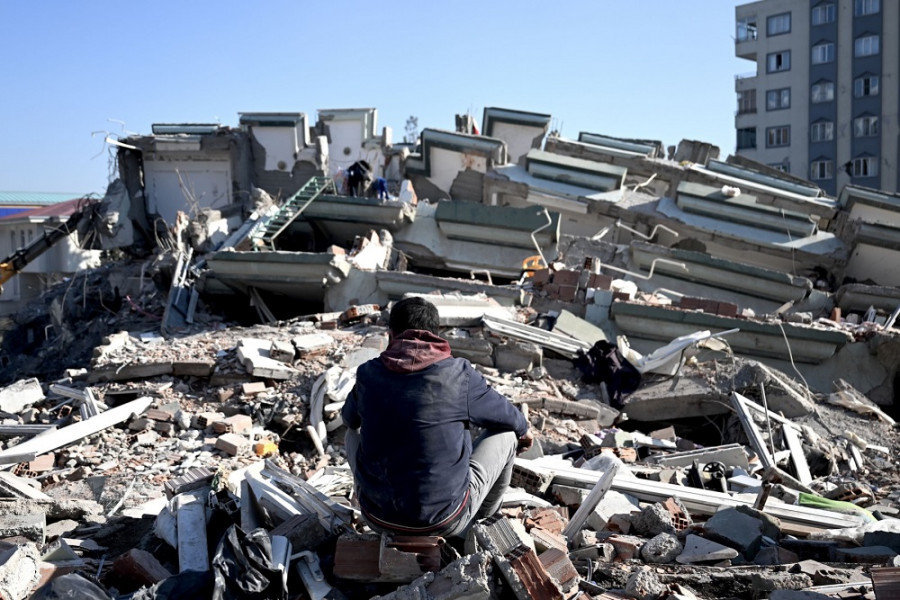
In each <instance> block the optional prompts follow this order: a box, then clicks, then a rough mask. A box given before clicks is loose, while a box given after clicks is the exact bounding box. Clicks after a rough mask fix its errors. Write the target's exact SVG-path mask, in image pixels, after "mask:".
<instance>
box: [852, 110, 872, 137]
mask: <svg viewBox="0 0 900 600" xmlns="http://www.w3.org/2000/svg"><path fill="white" fill-rule="evenodd" d="M876 135H878V117H876V116H872V115H863V116H862V117H856V118H855V119H853V137H874V136H876Z"/></svg>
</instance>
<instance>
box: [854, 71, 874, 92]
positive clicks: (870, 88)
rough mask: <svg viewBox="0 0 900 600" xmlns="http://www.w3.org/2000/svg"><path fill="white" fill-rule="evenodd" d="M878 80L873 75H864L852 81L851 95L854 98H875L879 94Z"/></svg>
mask: <svg viewBox="0 0 900 600" xmlns="http://www.w3.org/2000/svg"><path fill="white" fill-rule="evenodd" d="M879 84H880V79H879V76H878V75H875V74H874V73H866V74H865V75H860V76H859V77H857V78H856V79H854V80H853V95H854V96H855V97H856V98H865V97H867V96H877V95H878V93H879V91H880V90H879Z"/></svg>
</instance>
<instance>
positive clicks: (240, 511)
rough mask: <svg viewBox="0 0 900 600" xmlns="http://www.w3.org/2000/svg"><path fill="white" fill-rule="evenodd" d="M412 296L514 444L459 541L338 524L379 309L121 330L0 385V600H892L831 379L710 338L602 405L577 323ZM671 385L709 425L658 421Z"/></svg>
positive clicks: (870, 507) (484, 302)
mask: <svg viewBox="0 0 900 600" xmlns="http://www.w3.org/2000/svg"><path fill="white" fill-rule="evenodd" d="M552 283H553V282H552V281H550V282H549V284H552ZM543 285H545V286H546V285H548V283H544V284H543ZM559 285H563V284H562V283H560V284H559ZM551 289H552V288H551ZM563 293H568V292H563ZM433 300H434V302H435V304H436V305H437V306H438V307H439V311H440V314H441V323H442V326H443V329H442V333H443V335H444V336H445V337H446V338H447V339H448V340H449V341H450V344H451V347H452V348H453V350H454V353H456V354H458V355H462V356H467V357H468V358H470V360H472V362H473V363H474V364H476V365H477V368H478V369H479V370H480V371H481V372H482V373H483V374H484V375H485V377H486V378H487V379H488V381H489V382H490V383H491V384H492V385H493V386H494V387H495V388H496V389H497V390H498V391H500V392H501V393H503V394H505V395H506V396H507V397H509V398H510V400H511V401H512V402H513V403H515V404H516V405H518V406H519V407H520V408H521V410H522V411H523V412H525V414H526V415H527V416H528V419H529V421H530V423H531V426H532V430H533V431H534V433H535V437H536V443H535V447H534V448H532V449H531V450H529V451H528V452H527V453H526V454H524V455H521V456H520V457H518V458H517V459H516V466H515V470H514V474H513V481H512V487H511V488H510V490H509V491H508V493H507V495H506V497H505V498H504V508H503V509H502V511H501V512H500V513H499V514H497V515H495V516H493V517H491V518H488V519H485V520H483V521H480V522H478V523H477V524H476V525H475V526H474V527H473V528H472V529H471V531H470V532H469V533H468V535H467V536H466V538H465V539H448V540H445V539H442V538H429V537H402V536H398V537H393V538H392V537H388V536H379V535H377V534H374V533H372V532H371V531H370V530H368V529H367V527H366V526H365V525H364V523H363V521H362V520H361V519H360V517H359V512H358V510H357V509H356V505H355V498H354V494H353V482H352V475H351V474H350V471H349V468H348V466H347V463H346V456H345V455H344V448H343V443H342V438H343V432H344V427H343V426H342V423H341V422H340V418H339V410H340V406H341V405H342V402H343V400H344V399H345V398H346V396H347V394H348V393H349V391H350V389H351V388H352V386H353V382H354V378H355V375H354V374H355V368H356V367H357V366H358V365H359V364H362V362H364V361H366V360H368V359H369V358H372V357H374V356H377V355H378V354H379V353H380V352H381V351H382V350H383V349H384V348H385V347H386V343H387V336H386V329H385V327H384V322H383V321H382V319H381V316H382V313H381V310H380V308H379V307H375V306H355V307H351V308H350V309H348V310H347V311H344V312H342V313H320V314H316V315H311V316H307V317H302V318H297V319H293V320H290V321H278V322H275V323H271V324H266V325H254V326H244V327H242V326H230V327H225V326H219V325H218V321H215V320H208V319H207V320H206V322H205V323H204V324H203V326H199V325H198V326H197V327H195V330H194V331H193V332H185V333H183V334H182V335H180V336H170V337H168V338H163V337H162V336H160V335H159V334H157V333H156V332H155V329H154V328H153V327H146V325H147V324H148V321H143V320H142V319H143V318H146V315H143V316H142V317H141V318H138V319H135V320H133V321H132V323H131V325H132V327H129V328H128V330H122V331H118V332H115V333H111V334H109V335H106V336H105V337H104V338H103V339H102V340H101V342H100V343H99V344H97V345H96V346H95V347H93V348H92V358H91V360H90V363H89V365H88V366H87V367H85V368H70V369H68V370H67V371H66V372H65V376H64V377H61V378H57V379H55V380H51V379H39V378H36V377H27V378H22V379H19V380H17V381H16V382H14V383H13V384H11V385H9V386H7V387H5V388H3V389H2V390H0V411H2V416H3V420H2V422H0V435H2V449H0V496H2V498H0V532H2V537H3V541H2V551H3V557H2V558H0V595H2V596H3V597H4V598H28V597H35V598H51V597H58V596H54V595H53V594H54V593H56V594H58V593H60V591H61V590H69V592H70V593H71V591H73V590H74V591H77V592H78V593H79V594H81V595H80V596H79V597H86V598H203V597H216V598H313V599H321V598H340V597H346V598H351V599H352V598H372V597H381V598H391V599H396V600H399V599H407V598H435V599H441V600H452V599H456V598H485V599H487V598H520V599H526V598H566V599H569V598H579V599H586V598H601V599H611V598H634V599H639V600H657V599H658V600H664V599H672V600H674V599H692V598H696V599H713V598H781V599H782V600H784V599H788V598H819V597H821V598H881V599H882V600H883V599H884V598H889V597H891V596H889V595H884V593H879V592H878V588H879V586H885V587H884V588H883V589H889V588H888V586H890V585H891V582H892V581H896V577H897V575H896V574H897V572H898V568H900V520H898V518H897V517H898V515H900V473H898V467H897V466H896V465H895V463H894V461H893V457H894V456H896V453H897V451H898V441H900V440H898V435H897V430H896V428H895V423H894V422H893V419H891V417H890V416H888V415H887V414H885V413H884V412H883V411H882V410H881V409H880V408H878V407H877V406H876V405H875V404H874V403H872V402H870V401H869V400H867V399H866V398H865V397H864V396H863V395H862V394H860V393H859V392H857V391H856V390H854V389H853V387H852V386H850V385H849V384H847V383H846V382H840V381H838V382H837V386H836V388H835V390H834V392H833V393H831V394H830V395H828V396H827V397H823V396H822V395H818V396H815V395H813V394H811V393H810V392H809V391H808V390H807V389H806V388H805V387H804V385H803V384H802V382H798V381H796V380H795V379H794V378H793V377H791V376H790V375H789V374H786V373H782V372H779V371H776V370H774V369H772V368H770V367H766V366H765V365H763V364H761V363H757V362H756V361H752V360H747V359H741V358H738V357H735V356H734V355H733V354H731V353H729V352H728V351H727V350H728V349H727V344H725V345H724V350H723V346H722V345H721V340H720V345H719V346H718V347H716V348H714V349H707V351H706V352H705V353H692V357H691V358H689V359H685V360H679V361H676V364H675V368H674V369H673V368H672V366H671V364H668V363H667V362H666V361H662V362H659V363H653V364H651V363H652V362H653V361H652V360H650V361H648V359H651V358H652V357H653V355H648V356H644V357H640V356H631V357H630V358H631V359H632V360H634V364H636V365H638V366H639V367H640V368H644V367H648V370H646V371H644V372H643V373H641V376H640V382H639V385H638V386H637V389H635V390H633V392H631V393H625V394H621V395H620V396H617V395H616V394H615V393H611V391H612V390H614V388H615V385H613V382H612V380H610V379H606V380H604V379H603V378H602V377H601V378H599V379H598V378H597V373H596V372H593V371H585V369H584V364H585V360H584V359H585V357H588V356H590V354H591V352H592V351H593V348H594V347H596V344H597V343H598V339H599V338H598V337H597V332H596V331H594V330H592V329H591V328H590V327H587V325H589V324H586V322H584V321H581V320H580V319H578V318H577V317H574V316H572V315H568V314H564V313H559V314H554V315H551V316H548V315H545V314H540V313H537V312H536V311H535V310H534V309H526V308H521V307H520V308H518V309H511V308H505V307H502V306H499V305H497V304H496V303H495V302H492V301H490V300H489V299H486V298H477V297H465V296H458V295H456V296H454V295H446V296H435V297H433ZM125 310H126V311H127V310H128V309H125ZM151 314H152V313H151ZM109 321H110V322H108V323H107V326H113V325H121V324H123V320H117V319H114V318H113V316H112V314H111V316H110V317H109ZM551 322H552V323H553V324H555V327H553V328H552V330H549V329H548V328H547V327H546V326H547V324H548V323H551ZM158 324H159V323H158V321H156V323H155V326H156V327H158ZM541 325H543V326H544V327H541ZM723 339H727V337H726V338H723ZM701 341H702V340H701ZM82 343H86V342H82ZM690 345H691V347H694V342H693V340H692V343H691V344H690ZM678 357H679V358H681V355H680V354H679V355H678ZM668 362H669V363H671V361H668ZM659 365H662V367H660V366H659ZM651 366H652V367H653V369H655V371H654V370H650V368H649V367H651ZM667 369H668V370H667ZM660 370H661V371H663V372H664V373H660V372H657V371H660ZM676 382H677V383H678V387H677V389H676V388H675V387H674V385H673V384H674V383H676ZM689 382H695V383H696V385H701V384H702V385H703V386H705V389H706V390H707V391H706V392H705V393H704V394H703V400H702V402H704V403H706V404H709V405H714V406H715V408H716V410H715V411H709V410H704V411H702V413H699V414H697V413H692V412H691V410H687V409H685V407H684V406H679V403H684V404H685V405H689V404H691V403H695V404H696V403H697V402H699V401H698V400H696V398H694V399H692V397H691V396H690V394H688V393H686V392H684V391H683V386H684V385H687V383H689ZM691 385H693V383H692V384H691ZM660 389H667V390H668V392H666V393H665V394H663V395H662V396H660V395H659V394H654V393H653V392H652V391H651V392H648V390H660ZM709 390H714V392H710V391H709ZM636 417H639V418H636ZM651 427H652V428H651ZM35 590H37V591H35Z"/></svg>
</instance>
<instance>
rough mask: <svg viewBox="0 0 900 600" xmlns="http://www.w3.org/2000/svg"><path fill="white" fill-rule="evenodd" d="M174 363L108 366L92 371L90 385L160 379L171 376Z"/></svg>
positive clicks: (89, 377) (89, 376) (89, 378)
mask: <svg viewBox="0 0 900 600" xmlns="http://www.w3.org/2000/svg"><path fill="white" fill-rule="evenodd" d="M171 374H172V363H171V362H168V361H162V362H153V363H147V364H127V365H115V364H114V365H106V366H103V367H97V368H95V369H93V370H91V374H90V375H88V383H97V382H98V381H127V380H129V379H143V378H145V377H159V376H160V375H171Z"/></svg>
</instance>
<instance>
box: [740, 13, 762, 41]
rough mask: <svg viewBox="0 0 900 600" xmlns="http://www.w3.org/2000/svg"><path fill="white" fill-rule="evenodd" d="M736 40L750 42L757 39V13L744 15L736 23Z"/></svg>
mask: <svg viewBox="0 0 900 600" xmlns="http://www.w3.org/2000/svg"><path fill="white" fill-rule="evenodd" d="M735 27H736V31H735V42H750V41H754V40H756V39H757V37H758V36H759V31H758V29H757V26H756V15H753V16H752V17H744V18H743V19H740V20H739V21H738V22H737V23H736V24H735Z"/></svg>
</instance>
